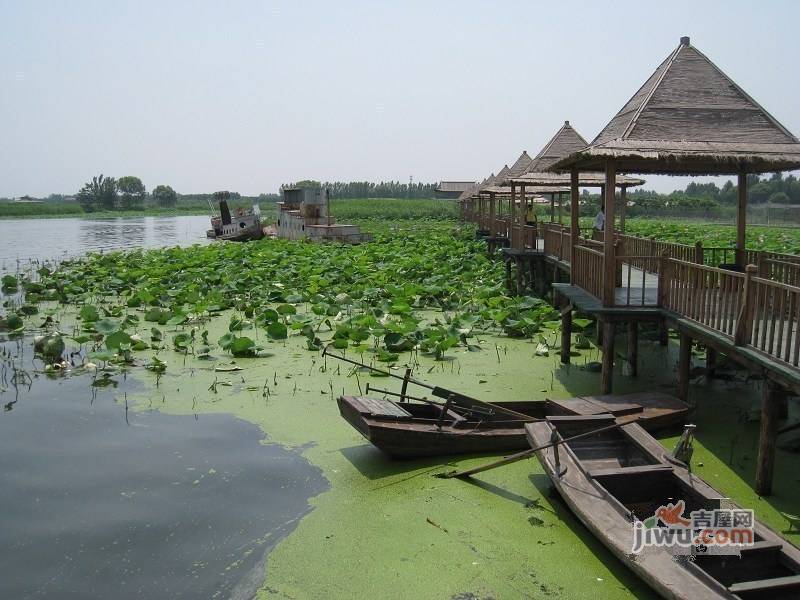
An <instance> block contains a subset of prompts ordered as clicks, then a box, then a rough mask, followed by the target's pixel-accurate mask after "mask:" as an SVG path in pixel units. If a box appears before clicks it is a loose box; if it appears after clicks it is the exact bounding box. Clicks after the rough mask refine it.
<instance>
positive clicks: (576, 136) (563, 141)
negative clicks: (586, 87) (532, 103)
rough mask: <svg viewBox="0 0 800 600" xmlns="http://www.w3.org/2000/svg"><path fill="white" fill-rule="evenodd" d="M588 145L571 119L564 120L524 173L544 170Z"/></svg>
mask: <svg viewBox="0 0 800 600" xmlns="http://www.w3.org/2000/svg"><path fill="white" fill-rule="evenodd" d="M588 145H589V142H587V141H586V140H585V139H584V138H583V136H582V135H581V134H580V133H578V132H577V131H576V130H575V128H574V127H572V125H570V124H569V121H564V124H563V125H562V126H561V128H560V129H559V130H558V131H557V132H556V134H555V135H554V136H553V137H552V138H551V139H550V141H549V142H547V144H545V146H544V148H542V149H541V151H540V152H539V154H537V155H536V157H535V158H534V159H533V160H532V161H531V164H530V165H529V166H528V168H527V169H526V170H525V171H524V173H522V174H523V175H524V174H527V173H539V172H541V171H544V170H546V169H547V168H548V167H549V166H550V165H552V164H553V163H554V162H556V161H557V160H559V159H562V158H564V157H565V156H569V155H570V154H572V153H573V152H577V151H578V150H582V149H583V148H585V147H586V146H588Z"/></svg>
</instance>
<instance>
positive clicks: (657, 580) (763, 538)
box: [526, 416, 800, 600]
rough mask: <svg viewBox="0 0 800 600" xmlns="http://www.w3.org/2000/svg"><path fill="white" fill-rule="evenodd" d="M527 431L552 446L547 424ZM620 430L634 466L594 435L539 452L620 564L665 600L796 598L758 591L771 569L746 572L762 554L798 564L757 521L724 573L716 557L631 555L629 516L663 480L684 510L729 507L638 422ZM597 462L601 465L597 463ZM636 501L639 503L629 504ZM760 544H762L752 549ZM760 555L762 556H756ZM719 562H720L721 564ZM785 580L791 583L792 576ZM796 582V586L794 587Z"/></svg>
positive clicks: (533, 441) (658, 499)
mask: <svg viewBox="0 0 800 600" xmlns="http://www.w3.org/2000/svg"><path fill="white" fill-rule="evenodd" d="M581 418H582V417H576V419H581ZM590 418H593V419H597V421H596V422H595V423H594V424H593V425H591V427H600V426H603V425H604V423H602V422H601V421H602V417H597V416H595V417H590ZM557 420H558V419H557V418H556V419H553V421H557ZM609 423H613V420H610V419H607V420H605V424H609ZM526 431H527V433H528V441H529V444H530V445H531V446H532V447H534V448H538V447H541V446H544V445H547V444H548V443H549V442H550V441H551V437H552V432H553V426H552V423H551V422H547V421H544V422H538V423H531V424H528V425H526ZM620 431H621V432H622V433H623V435H624V436H627V438H628V439H629V440H631V441H632V442H633V444H634V447H635V449H636V452H634V453H633V454H635V455H636V460H635V461H633V462H631V456H632V453H631V451H630V450H626V451H621V450H620V451H618V453H617V454H616V456H614V448H615V447H617V448H618V449H619V448H620V447H619V446H615V445H614V444H613V443H612V444H609V445H608V446H606V447H605V448H603V447H602V444H601V443H600V442H599V441H598V439H597V438H595V439H592V438H589V440H591V441H590V442H589V443H587V444H585V445H583V446H581V447H580V448H571V447H567V446H566V445H561V446H559V450H558V456H556V450H554V449H553V448H552V447H548V448H545V449H543V450H539V451H537V452H536V456H537V458H538V459H539V462H540V463H541V465H542V467H543V469H544V471H545V473H546V474H547V475H548V477H549V478H550V480H551V481H552V483H553V486H554V487H555V488H556V490H557V491H558V492H559V494H560V495H561V497H562V498H563V500H564V502H565V503H566V504H567V505H568V506H569V508H570V510H572V512H573V513H574V514H575V516H576V517H577V518H578V519H579V520H580V521H581V523H583V525H584V526H585V527H586V528H587V529H588V530H589V531H590V532H591V533H592V534H593V535H594V536H595V537H596V538H597V539H598V540H600V541H601V542H602V543H603V545H605V546H606V548H608V549H609V550H610V551H611V552H612V553H613V554H614V555H615V556H616V557H617V558H618V559H619V560H620V561H622V562H623V563H624V564H625V566H627V567H628V568H629V569H631V570H632V571H634V572H635V573H636V575H637V576H639V577H640V578H641V579H642V580H643V581H644V582H646V583H647V584H648V585H649V586H650V587H652V588H653V589H654V590H655V591H656V592H658V593H659V594H660V595H661V596H662V597H664V598H670V599H681V600H688V599H693V600H694V599H697V598H702V599H718V598H725V599H739V600H748V599H754V598H764V599H766V598H796V597H800V596H798V594H800V588H798V587H794V588H792V587H784V588H780V587H779V588H771V589H767V588H761V589H759V588H758V587H757V586H758V584H759V583H765V582H766V580H768V579H769V578H770V577H775V571H774V568H773V569H772V570H770V569H764V567H762V566H760V565H761V563H758V562H757V565H758V566H757V568H762V569H764V574H763V575H758V574H755V575H754V574H752V572H748V571H747V569H748V568H751V569H752V567H748V562H747V561H748V560H750V561H752V559H753V558H755V559H756V561H763V558H762V557H763V555H764V554H765V553H764V552H763V550H767V551H775V552H780V553H781V556H780V558H779V560H778V561H776V562H778V563H781V564H792V565H798V560H800V550H798V549H797V548H796V547H794V546H792V545H791V544H789V543H788V542H786V541H785V540H783V539H782V538H780V536H778V535H777V534H776V533H775V532H773V531H772V530H770V529H768V528H767V527H765V526H763V525H762V524H760V523H758V522H756V527H755V536H756V540H757V544H756V547H753V548H751V549H750V550H747V551H745V550H742V558H741V559H740V558H739V557H737V556H735V555H734V556H732V557H729V560H730V561H731V562H730V564H729V566H728V567H727V571H726V570H725V569H724V568H723V569H720V567H719V565H720V563H721V560H720V559H723V560H724V557H719V556H712V555H708V556H695V557H694V559H695V560H694V562H692V561H683V562H679V561H676V559H675V556H673V555H672V554H671V553H670V552H669V551H668V550H667V548H662V547H648V548H646V549H645V551H644V552H642V553H640V554H637V555H634V554H633V553H632V546H633V527H632V519H633V516H634V515H635V516H636V518H637V519H640V520H641V518H642V517H643V515H639V514H637V513H636V511H637V510H638V509H637V508H635V506H637V505H638V506H642V505H645V506H647V507H648V510H650V508H651V507H652V506H658V505H659V503H662V502H663V501H664V499H663V498H662V496H661V495H660V493H659V491H657V490H659V488H660V487H661V486H663V484H664V481H665V480H666V481H670V482H671V485H672V486H673V487H672V489H673V490H675V491H677V494H675V495H674V496H673V498H672V499H673V500H674V501H677V500H679V499H680V500H685V501H686V505H687V509H692V510H693V509H697V508H700V507H702V508H704V509H710V508H711V507H712V506H717V507H721V506H723V504H722V503H725V505H727V506H730V505H731V503H730V501H728V500H727V499H724V498H721V495H720V494H719V492H717V491H716V490H714V489H713V488H712V487H711V486H709V485H708V484H707V483H705V482H704V481H703V480H701V479H700V478H699V477H697V476H695V475H693V474H691V473H690V472H689V471H688V470H687V469H686V467H685V465H683V464H682V463H679V462H676V461H674V460H670V459H669V458H668V455H667V454H666V450H665V449H664V447H663V446H661V445H660V444H659V443H658V441H657V440H655V439H654V438H653V437H652V436H650V435H649V434H647V433H646V432H645V431H644V430H643V429H642V428H641V427H639V425H638V424H636V423H630V424H627V425H624V426H622V427H621V428H620ZM569 435H571V434H562V439H563V438H566V437H569ZM579 453H580V457H579ZM596 461H600V462H599V463H598V464H594V463H596ZM603 461H605V464H603ZM609 461H615V462H616V463H617V465H616V467H610V465H609V464H608V462H609ZM614 478H616V483H615V484H614V485H612V484H611V483H610V482H611V481H614ZM637 482H638V483H637ZM648 495H650V500H651V502H650V503H649V504H648V503H646V502H642V498H643V497H647V496H648ZM637 496H638V497H637ZM634 497H636V498H635V499H636V500H637V501H638V502H633V499H634ZM621 498H625V503H623V500H622V499H621ZM692 505H693V508H692ZM645 512H646V511H645ZM650 516H652V513H650ZM758 544H761V547H757V545H758ZM767 546H771V548H767ZM776 548H777V550H776ZM748 552H749V553H750V554H747V553H748ZM759 552H761V556H756V555H757V554H758V553H759ZM748 557H749V558H748ZM721 564H722V565H723V566H724V565H725V563H724V562H722V563H721ZM750 564H751V565H752V562H751V563H750ZM745 574H746V575H745ZM745 577H749V578H754V579H755V581H753V582H752V583H754V584H755V585H756V587H755V588H754V589H752V590H750V591H747V590H746V589H745V588H746V587H747V584H748V582H744V579H743V578H745ZM778 579H781V578H780V577H779V578H778ZM788 579H789V580H791V579H792V577H788ZM743 582H744V585H743ZM783 583H785V581H784V582H783ZM779 584H780V582H779ZM789 585H790V586H791V585H792V584H789ZM794 585H800V584H798V582H795V583H794Z"/></svg>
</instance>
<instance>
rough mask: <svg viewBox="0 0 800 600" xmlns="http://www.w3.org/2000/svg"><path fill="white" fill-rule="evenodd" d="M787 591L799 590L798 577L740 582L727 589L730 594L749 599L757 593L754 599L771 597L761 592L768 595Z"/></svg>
mask: <svg viewBox="0 0 800 600" xmlns="http://www.w3.org/2000/svg"><path fill="white" fill-rule="evenodd" d="M789 590H800V575H789V576H787V577H772V578H770V579H757V580H755V581H742V582H740V583H734V584H733V585H731V586H730V587H728V591H729V592H731V593H732V594H737V595H744V597H750V596H751V595H753V594H754V593H755V592H759V594H758V596H756V597H764V598H766V597H771V596H768V595H763V596H762V594H761V592H768V593H769V594H772V593H777V592H781V593H782V592H786V591H789Z"/></svg>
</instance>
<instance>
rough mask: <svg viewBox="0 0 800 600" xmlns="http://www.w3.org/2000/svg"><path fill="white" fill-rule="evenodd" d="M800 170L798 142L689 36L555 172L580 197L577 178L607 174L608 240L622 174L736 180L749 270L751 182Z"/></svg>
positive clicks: (609, 253) (608, 300)
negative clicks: (757, 176)
mask: <svg viewBox="0 0 800 600" xmlns="http://www.w3.org/2000/svg"><path fill="white" fill-rule="evenodd" d="M798 167H800V142H798V140H797V138H796V137H795V136H794V135H792V133H791V132H789V130H787V129H786V128H785V127H784V126H783V125H781V124H780V123H779V122H778V121H777V120H776V119H775V118H774V117H773V116H772V115H770V114H769V113H768V112H767V111H766V110H765V109H764V108H763V107H762V106H761V105H759V104H758V103H757V102H756V101H755V100H753V98H751V97H750V96H749V95H748V94H747V93H746V92H745V91H744V90H742V88H740V87H739V86H738V85H737V84H736V83H735V82H734V81H733V80H732V79H731V78H730V77H728V76H727V75H726V74H725V73H723V72H722V71H721V70H720V68H719V67H717V66H716V65H715V64H714V63H712V62H711V60H709V59H708V57H706V56H705V55H704V54H703V53H701V52H700V51H699V50H697V49H696V48H695V47H694V46H692V45H691V42H690V40H689V38H688V37H682V38H681V40H680V44H679V45H678V47H677V48H676V49H675V50H674V51H672V52H671V53H670V55H669V56H668V57H667V58H666V60H664V61H663V62H662V63H661V64H660V65H659V66H658V68H657V69H656V70H655V72H654V73H653V74H652V75H651V76H650V77H649V78H648V79H647V81H646V82H645V83H644V85H643V86H642V87H641V88H640V89H639V90H638V91H637V92H636V93H635V94H634V95H633V97H632V98H631V99H630V100H629V101H628V102H627V103H626V104H625V106H623V107H622V109H621V110H620V111H619V112H618V113H617V114H616V115H615V116H614V118H612V119H611V121H609V123H608V125H606V126H605V127H604V128H603V130H602V131H601V132H600V133H599V134H598V135H597V137H596V138H595V139H594V140H593V141H592V143H591V144H589V145H587V146H586V147H585V148H582V149H580V150H578V151H576V152H573V153H572V154H571V155H569V156H568V157H566V158H563V159H561V160H558V161H556V162H555V163H554V164H553V165H551V167H550V169H551V170H554V171H562V172H563V171H569V172H570V174H571V179H572V187H573V189H574V190H575V191H577V187H578V177H579V172H585V171H595V172H605V180H606V186H605V196H606V199H605V208H606V231H605V239H613V235H614V209H615V207H614V193H613V190H614V187H615V185H616V181H617V172H625V173H654V174H673V175H677V174H681V175H709V174H714V175H724V174H730V175H733V174H736V175H738V179H739V206H738V212H737V242H736V248H737V253H736V254H737V263H738V264H739V265H740V266H744V265H743V263H744V255H745V253H744V249H745V227H746V207H747V177H746V175H747V174H748V173H763V172H769V171H778V170H783V169H796V168H798ZM575 208H577V207H575ZM574 226H576V224H574ZM573 239H574V238H573ZM573 252H574V250H573ZM604 252H605V259H604V260H605V269H606V271H605V273H606V277H605V280H606V281H607V282H608V285H607V286H605V287H606V288H607V289H604V291H603V302H604V304H606V305H607V306H610V305H611V304H613V301H614V299H613V295H614V289H613V286H612V284H611V282H613V280H614V277H613V269H614V246H613V244H606V245H605V250H604ZM573 258H574V256H573Z"/></svg>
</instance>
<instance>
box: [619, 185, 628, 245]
mask: <svg viewBox="0 0 800 600" xmlns="http://www.w3.org/2000/svg"><path fill="white" fill-rule="evenodd" d="M627 189H628V186H627V185H623V186H621V187H620V188H619V230H620V233H625V210H626V209H627V208H628V200H627V199H626V198H625V192H626V191H627Z"/></svg>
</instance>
